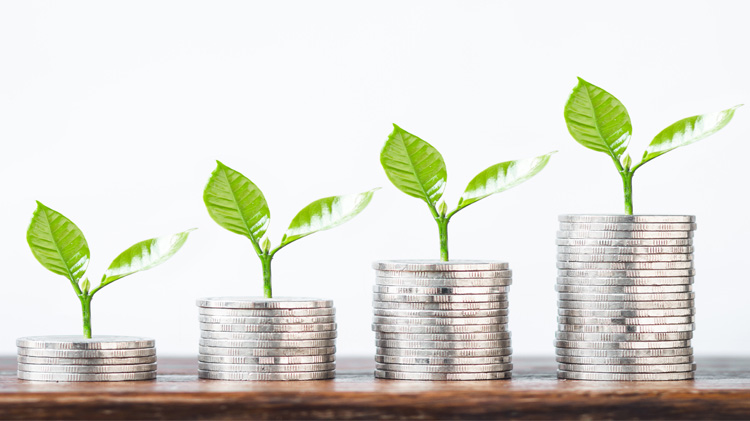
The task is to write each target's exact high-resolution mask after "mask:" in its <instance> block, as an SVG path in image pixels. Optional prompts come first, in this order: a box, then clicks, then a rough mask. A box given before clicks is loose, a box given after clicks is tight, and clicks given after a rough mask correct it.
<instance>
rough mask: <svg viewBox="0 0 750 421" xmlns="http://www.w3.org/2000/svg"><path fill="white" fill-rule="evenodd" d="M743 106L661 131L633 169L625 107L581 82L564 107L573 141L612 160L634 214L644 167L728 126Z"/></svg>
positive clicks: (627, 205)
mask: <svg viewBox="0 0 750 421" xmlns="http://www.w3.org/2000/svg"><path fill="white" fill-rule="evenodd" d="M741 106H742V105H736V106H734V107H732V108H729V109H726V110H723V111H719V112H715V113H711V114H703V115H696V116H692V117H688V118H684V119H682V120H680V121H678V122H676V123H673V124H672V125H671V126H669V127H667V128H666V129H664V130H662V131H661V132H660V133H659V134H657V135H656V137H655V138H654V139H653V140H652V141H651V143H650V144H649V145H648V147H647V148H646V151H645V152H643V157H642V158H641V161H640V162H639V163H637V164H635V165H633V160H632V158H631V157H630V154H628V153H627V151H626V150H627V148H628V143H629V142H630V136H631V134H632V132H633V126H632V125H631V124H630V116H629V115H628V110H627V109H625V106H624V105H622V103H621V102H620V101H619V100H618V99H617V98H615V97H614V95H612V94H610V93H609V92H607V91H605V90H604V89H602V88H600V87H598V86H595V85H592V84H590V83H588V82H586V81H585V80H583V79H581V78H578V85H577V86H576V87H575V88H573V92H572V93H571V94H570V98H569V99H568V102H567V104H565V123H566V124H567V125H568V131H569V132H570V134H571V136H573V139H575V140H576V141H577V142H578V143H580V144H581V145H583V146H585V147H587V148H589V149H592V150H595V151H598V152H604V153H606V154H607V155H609V156H610V158H612V161H613V162H614V163H615V167H616V168H617V171H618V172H619V173H620V177H621V178H622V186H623V190H624V193H625V213H626V214H628V215H632V214H633V175H634V174H635V171H636V170H637V169H638V168H640V167H641V166H642V165H643V164H645V163H647V162H649V161H651V160H652V159H654V158H656V157H658V156H661V155H664V154H665V153H667V152H669V151H671V150H673V149H677V148H679V147H681V146H686V145H689V144H691V143H695V142H697V141H699V140H701V139H704V138H706V137H708V136H710V135H712V134H714V133H716V132H718V131H719V130H721V129H722V128H724V126H726V125H727V123H729V121H730V120H732V117H733V116H734V111H735V110H736V109H737V108H739V107H741Z"/></svg>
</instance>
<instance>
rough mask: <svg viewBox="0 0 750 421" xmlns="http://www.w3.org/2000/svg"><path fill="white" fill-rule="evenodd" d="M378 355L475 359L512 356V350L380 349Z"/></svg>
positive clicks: (502, 348)
mask: <svg viewBox="0 0 750 421" xmlns="http://www.w3.org/2000/svg"><path fill="white" fill-rule="evenodd" d="M378 354H379V355H388V356H398V357H419V358H422V357H431V358H432V357H440V358H476V357H499V356H507V355H512V354H513V348H511V347H510V346H508V347H500V348H489V349H409V348H380V349H378Z"/></svg>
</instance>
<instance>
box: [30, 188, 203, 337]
mask: <svg viewBox="0 0 750 421" xmlns="http://www.w3.org/2000/svg"><path fill="white" fill-rule="evenodd" d="M36 204H37V207H36V210H35V211H34V216H33V217H32V218H31V224H30V225H29V229H28V231H27V232H26V241H27V242H28V243H29V247H31V252H32V253H34V257H36V260H38V261H39V263H41V264H42V266H44V267H45V268H47V269H48V270H50V271H52V272H54V273H56V274H58V275H62V276H64V277H66V278H68V280H69V281H70V283H71V285H73V289H74V290H75V292H76V295H77V296H78V299H79V300H80V301H81V309H82V310H83V336H84V337H85V338H87V339H91V299H92V298H94V294H96V293H97V292H99V290H100V289H102V288H104V287H105V286H107V285H109V284H111V283H112V282H115V281H117V280H118V279H122V278H124V277H126V276H128V275H132V274H134V273H136V272H141V271H144V270H147V269H151V268H154V267H156V266H159V265H160V264H162V263H164V262H166V261H167V260H169V258H170V257H172V256H174V254H175V253H177V251H178V250H180V248H181V247H182V245H183V244H185V241H186V240H187V238H188V234H189V233H190V231H192V230H188V231H185V232H181V233H179V234H174V235H168V236H164V237H159V238H152V239H150V240H146V241H141V242H139V243H136V244H134V245H132V246H130V248H128V249H127V250H125V251H124V252H122V253H120V255H119V256H117V257H116V258H115V260H113V261H112V263H111V264H110V265H109V268H107V270H106V272H104V275H103V276H102V279H101V281H100V282H99V286H97V287H96V288H94V289H93V290H92V289H91V283H90V282H89V280H88V278H84V277H83V276H84V274H85V273H86V268H87V267H88V265H89V258H90V257H91V253H90V252H89V245H88V243H87V242H86V237H84V236H83V232H81V230H80V229H79V228H78V226H76V224H74V223H73V222H72V221H71V220H70V219H68V218H66V217H65V216H63V215H62V214H61V213H59V212H57V211H54V210H52V209H50V208H48V207H46V206H44V205H43V204H42V203H40V202H36ZM81 279H83V280H81Z"/></svg>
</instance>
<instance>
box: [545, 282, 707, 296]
mask: <svg viewBox="0 0 750 421" xmlns="http://www.w3.org/2000/svg"><path fill="white" fill-rule="evenodd" d="M555 291H557V292H571V293H578V294H672V293H677V292H692V291H693V286H692V284H687V285H635V286H627V285H612V286H599V285H596V286H589V285H564V284H563V285H560V284H558V285H555Z"/></svg>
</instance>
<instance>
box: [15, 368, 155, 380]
mask: <svg viewBox="0 0 750 421" xmlns="http://www.w3.org/2000/svg"><path fill="white" fill-rule="evenodd" d="M18 378H19V379H21V380H35V381H43V382H119V381H131V380H152V379H155V378H156V371H144V372H139V373H103V374H75V373H30V372H28V371H20V370H19V371H18Z"/></svg>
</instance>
